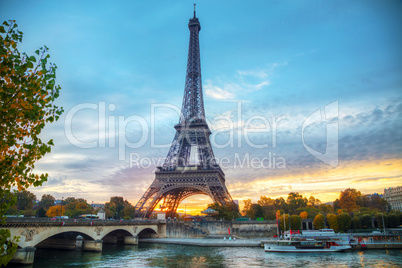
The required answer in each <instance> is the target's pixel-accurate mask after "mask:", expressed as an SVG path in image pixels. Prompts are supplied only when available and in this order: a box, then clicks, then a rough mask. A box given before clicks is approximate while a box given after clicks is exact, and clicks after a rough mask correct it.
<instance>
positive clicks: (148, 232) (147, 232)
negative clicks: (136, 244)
mask: <svg viewBox="0 0 402 268" xmlns="http://www.w3.org/2000/svg"><path fill="white" fill-rule="evenodd" d="M157 236H158V233H157V231H155V230H154V229H153V228H144V229H143V230H142V231H140V232H139V233H138V237H139V238H153V237H157Z"/></svg>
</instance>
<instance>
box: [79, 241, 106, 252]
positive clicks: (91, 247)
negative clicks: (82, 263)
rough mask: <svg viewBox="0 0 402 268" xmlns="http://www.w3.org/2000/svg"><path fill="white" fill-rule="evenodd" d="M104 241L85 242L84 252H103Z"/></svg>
mask: <svg viewBox="0 0 402 268" xmlns="http://www.w3.org/2000/svg"><path fill="white" fill-rule="evenodd" d="M102 246H103V241H102V240H84V248H83V249H84V250H86V251H98V252H101V251H102Z"/></svg>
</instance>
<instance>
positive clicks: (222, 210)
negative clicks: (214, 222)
mask: <svg viewBox="0 0 402 268" xmlns="http://www.w3.org/2000/svg"><path fill="white" fill-rule="evenodd" d="M208 208H212V209H213V210H215V211H218V214H216V215H212V217H214V218H216V219H224V220H233V219H236V218H238V217H240V213H239V212H238V210H237V206H236V205H235V204H227V205H225V206H222V205H220V204H219V203H213V204H209V205H208Z"/></svg>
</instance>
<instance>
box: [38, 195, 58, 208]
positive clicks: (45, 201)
mask: <svg viewBox="0 0 402 268" xmlns="http://www.w3.org/2000/svg"><path fill="white" fill-rule="evenodd" d="M55 201H56V199H55V198H54V197H53V196H52V195H50V194H44V195H42V199H41V200H40V203H39V206H40V207H42V208H43V209H45V210H48V209H49V207H51V206H54V202H55Z"/></svg>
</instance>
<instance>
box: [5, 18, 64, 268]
mask: <svg viewBox="0 0 402 268" xmlns="http://www.w3.org/2000/svg"><path fill="white" fill-rule="evenodd" d="M22 36H23V33H22V32H21V31H19V30H18V29H17V24H16V23H15V21H12V20H11V21H8V22H7V21H5V22H3V24H2V25H1V26H0V133H1V139H0V153H1V154H0V223H4V217H3V215H4V212H5V211H7V209H8V208H10V207H11V206H13V205H14V204H15V201H16V200H15V198H13V195H12V191H13V190H14V189H18V191H23V190H26V189H27V188H28V187H30V186H34V187H36V186H40V185H42V183H43V182H44V181H46V180H47V177H48V175H47V174H40V175H38V174H34V173H33V169H34V167H35V162H36V161H38V160H39V159H41V158H42V157H43V156H44V155H45V154H46V153H49V152H50V149H51V146H52V145H53V141H52V140H49V141H47V142H43V141H42V140H41V139H40V138H39V134H41V131H42V129H43V128H44V127H45V125H46V124H47V123H52V122H54V121H56V120H58V118H59V116H60V115H61V113H62V112H63V109H62V108H60V107H57V106H56V105H54V101H55V99H56V98H57V97H58V96H59V91H60V86H58V85H56V83H55V78H56V69H57V67H56V65H54V64H51V63H48V59H49V57H50V56H49V54H48V48H47V47H46V46H44V47H42V48H40V49H38V50H36V51H35V54H36V55H35V56H29V55H27V54H26V53H21V52H20V51H19V50H18V48H17V45H18V43H21V42H22ZM3 245H6V247H5V248H8V250H5V249H4V247H3ZM13 246H14V245H13V244H12V242H11V238H10V234H9V231H8V232H7V230H6V229H2V230H0V256H1V259H0V266H1V265H5V264H6V263H7V262H8V259H9V258H11V257H10V252H11V253H12V250H11V249H13ZM5 251H6V252H5Z"/></svg>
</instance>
